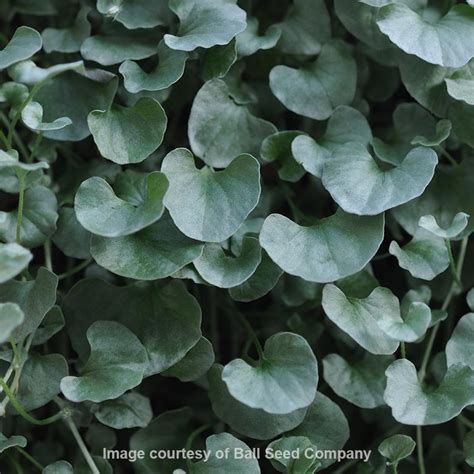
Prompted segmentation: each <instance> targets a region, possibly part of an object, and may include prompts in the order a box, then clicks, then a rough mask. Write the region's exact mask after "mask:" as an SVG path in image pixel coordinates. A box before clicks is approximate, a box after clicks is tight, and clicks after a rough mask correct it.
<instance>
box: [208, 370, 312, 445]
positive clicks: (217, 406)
mask: <svg viewBox="0 0 474 474" xmlns="http://www.w3.org/2000/svg"><path fill="white" fill-rule="evenodd" d="M222 370H223V367H222V366H221V365H219V364H215V365H214V366H213V367H211V369H210V370H209V373H208V380H209V399H210V400H211V403H212V409H213V410H214V413H215V414H216V415H217V416H218V417H219V418H220V419H221V420H222V421H223V422H224V423H227V424H228V425H229V426H230V427H231V428H232V429H233V430H235V431H237V432H238V433H240V434H242V435H244V436H248V437H250V438H254V439H262V440H264V439H271V438H274V437H275V436H278V435H279V434H281V433H283V432H285V431H288V430H291V429H293V428H295V427H296V426H298V425H299V424H300V423H301V422H302V421H303V419H304V417H305V414H306V408H299V409H297V410H295V411H292V412H291V413H286V414H284V415H281V414H274V413H267V412H266V411H264V410H262V409H259V408H251V407H249V406H248V405H245V404H243V403H241V402H239V401H238V400H236V399H235V398H234V397H233V396H232V395H231V394H230V393H229V390H228V388H227V385H226V384H225V382H224V381H223V380H222Z"/></svg>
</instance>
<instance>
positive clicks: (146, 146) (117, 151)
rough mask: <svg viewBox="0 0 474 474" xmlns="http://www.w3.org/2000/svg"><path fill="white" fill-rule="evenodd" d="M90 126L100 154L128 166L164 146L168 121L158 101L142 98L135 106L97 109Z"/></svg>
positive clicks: (114, 106)
mask: <svg viewBox="0 0 474 474" xmlns="http://www.w3.org/2000/svg"><path fill="white" fill-rule="evenodd" d="M87 123H88V124H89V129H90V131H91V133H92V136H93V137H94V141H95V143H96V145H97V148H99V151H100V154H101V155H102V156H103V157H104V158H107V159H108V160H111V161H113V162H114V163H118V164H119V165H126V164H131V163H140V162H141V161H143V160H144V159H145V158H147V157H148V156H150V155H151V153H153V152H154V151H155V150H156V149H157V148H158V147H159V146H160V145H161V142H162V141H163V136H164V134H165V130H166V124H167V118H166V114H165V111H164V110H163V107H161V105H160V103H159V102H158V101H157V100H155V99H153V98H151V97H142V98H140V99H139V100H138V101H137V102H136V104H135V105H133V106H132V107H122V106H120V105H115V104H114V105H112V107H111V109H110V110H107V111H100V110H94V111H93V112H91V113H90V114H89V116H88V117H87Z"/></svg>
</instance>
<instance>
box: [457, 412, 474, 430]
mask: <svg viewBox="0 0 474 474" xmlns="http://www.w3.org/2000/svg"><path fill="white" fill-rule="evenodd" d="M457 419H458V420H459V421H460V422H461V423H462V424H463V425H465V426H467V427H468V428H469V429H470V430H474V422H473V421H471V420H469V419H468V418H466V417H465V416H464V415H458V418H457Z"/></svg>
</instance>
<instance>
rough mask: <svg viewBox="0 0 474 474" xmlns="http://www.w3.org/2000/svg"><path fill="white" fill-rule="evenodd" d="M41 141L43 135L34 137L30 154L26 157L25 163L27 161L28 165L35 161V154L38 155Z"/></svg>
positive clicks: (39, 134)
mask: <svg viewBox="0 0 474 474" xmlns="http://www.w3.org/2000/svg"><path fill="white" fill-rule="evenodd" d="M42 139H43V134H42V133H38V135H36V138H35V141H34V143H33V146H32V148H31V151H30V154H29V155H28V156H27V159H26V161H28V163H33V160H34V159H35V157H36V154H37V153H38V149H39V146H40V144H41V140H42Z"/></svg>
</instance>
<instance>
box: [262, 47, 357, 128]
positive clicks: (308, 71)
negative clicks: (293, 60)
mask: <svg viewBox="0 0 474 474" xmlns="http://www.w3.org/2000/svg"><path fill="white" fill-rule="evenodd" d="M356 74H357V73H356V64H355V61H354V59H353V58H352V56H351V55H350V53H349V52H348V50H347V48H346V46H345V45H344V44H343V43H342V42H332V43H327V44H326V45H324V47H323V49H322V50H321V54H320V56H319V57H318V59H317V60H316V61H315V62H314V63H312V64H310V65H309V66H306V67H303V68H301V69H292V68H289V67H287V66H276V67H274V68H273V69H272V70H271V72H270V88H271V90H272V92H273V94H274V95H275V96H276V97H277V99H278V100H279V101H280V102H281V103H282V104H283V105H284V106H285V107H286V108H287V109H289V110H291V111H292V112H295V113H297V114H299V115H303V116H305V117H309V118H313V119H316V120H325V119H327V118H329V117H330V116H331V114H332V112H333V110H334V109H335V108H336V107H337V106H338V105H348V104H349V103H350V102H352V99H353V98H354V94H355V86H356Z"/></svg>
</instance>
